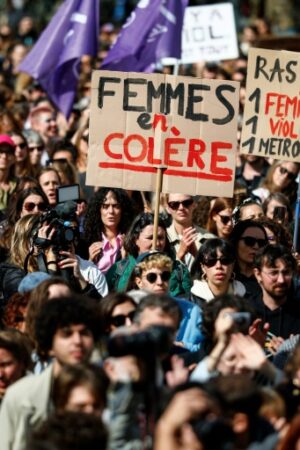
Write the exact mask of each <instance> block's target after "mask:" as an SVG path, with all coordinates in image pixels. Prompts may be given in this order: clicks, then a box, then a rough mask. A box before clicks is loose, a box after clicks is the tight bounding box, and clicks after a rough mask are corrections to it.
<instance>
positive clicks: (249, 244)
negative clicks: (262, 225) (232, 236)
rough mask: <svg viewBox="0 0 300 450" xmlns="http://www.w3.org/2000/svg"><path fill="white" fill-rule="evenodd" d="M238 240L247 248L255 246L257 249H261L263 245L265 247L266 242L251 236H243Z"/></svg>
mask: <svg viewBox="0 0 300 450" xmlns="http://www.w3.org/2000/svg"><path fill="white" fill-rule="evenodd" d="M240 240H241V241H244V242H245V244H246V245H247V247H254V245H255V244H257V245H258V246H259V248H262V247H264V246H265V245H267V241H266V240H265V239H257V238H255V237H252V236H244V237H241V239H240Z"/></svg>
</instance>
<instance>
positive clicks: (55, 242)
mask: <svg viewBox="0 0 300 450" xmlns="http://www.w3.org/2000/svg"><path fill="white" fill-rule="evenodd" d="M78 199H79V186H78V185H77V184H76V185H70V186H62V187H59V188H58V189H57V200H58V204H57V205H56V206H55V207H54V208H52V209H51V210H48V211H46V212H45V213H44V214H42V215H41V217H40V226H41V225H42V224H47V225H50V227H49V233H50V231H51V230H52V229H53V228H54V229H55V233H54V234H53V236H52V237H51V242H50V243H49V242H47V240H45V239H41V238H39V237H38V235H37V233H36V235H35V238H34V243H35V244H36V245H37V246H38V247H40V248H47V247H49V246H50V245H51V247H52V248H53V251H54V252H55V253H59V251H61V250H66V251H68V250H69V249H70V244H71V243H72V242H74V240H75V239H76V238H77V237H79V231H78V227H74V225H72V222H74V221H76V210H77V203H76V201H77V200H78Z"/></svg>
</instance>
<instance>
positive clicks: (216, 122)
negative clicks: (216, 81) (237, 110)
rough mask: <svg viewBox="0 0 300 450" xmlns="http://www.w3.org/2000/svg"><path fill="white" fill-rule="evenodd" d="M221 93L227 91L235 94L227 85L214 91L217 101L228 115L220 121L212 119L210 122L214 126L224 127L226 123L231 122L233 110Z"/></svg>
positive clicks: (232, 87) (222, 85)
mask: <svg viewBox="0 0 300 450" xmlns="http://www.w3.org/2000/svg"><path fill="white" fill-rule="evenodd" d="M223 91H229V92H235V87H234V86H229V85H227V84H221V85H220V86H218V87H217V89H216V96H217V99H218V100H220V102H221V103H222V105H224V106H225V108H226V109H227V111H228V114H227V115H226V116H225V117H223V118H222V119H213V120H212V122H213V123H215V124H216V125H225V124H226V123H228V122H231V120H232V119H233V118H234V108H233V106H232V104H231V103H230V102H229V101H228V100H227V98H226V97H224V95H223Z"/></svg>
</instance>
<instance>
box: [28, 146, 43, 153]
mask: <svg viewBox="0 0 300 450" xmlns="http://www.w3.org/2000/svg"><path fill="white" fill-rule="evenodd" d="M33 150H37V151H38V152H42V151H43V150H44V146H43V145H34V146H32V147H29V151H30V152H33Z"/></svg>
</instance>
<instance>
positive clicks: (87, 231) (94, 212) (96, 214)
mask: <svg viewBox="0 0 300 450" xmlns="http://www.w3.org/2000/svg"><path fill="white" fill-rule="evenodd" d="M109 192H112V193H113V195H114V197H115V198H116V200H117V202H118V203H119V204H120V205H121V210H122V217H121V220H120V223H119V230H118V232H119V233H122V234H123V233H126V232H127V230H128V228H129V226H130V224H131V222H132V212H133V209H132V203H131V200H130V198H129V196H128V194H127V193H126V191H124V189H117V188H110V187H103V188H101V189H99V191H98V192H96V193H95V195H94V196H93V197H92V198H91V200H90V201H89V204H88V207H87V212H86V215H85V221H84V239H85V240H86V242H87V243H88V245H91V244H92V243H93V242H95V241H102V233H104V232H105V227H104V224H103V222H102V220H101V215H100V209H101V205H103V203H104V202H105V198H106V196H107V194H108V193H109Z"/></svg>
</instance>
